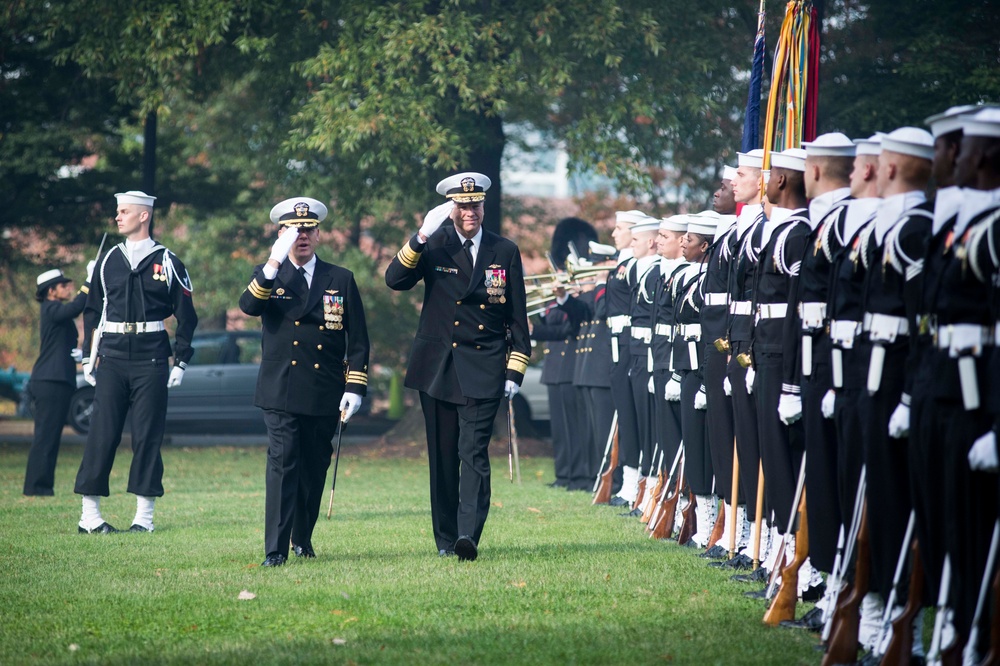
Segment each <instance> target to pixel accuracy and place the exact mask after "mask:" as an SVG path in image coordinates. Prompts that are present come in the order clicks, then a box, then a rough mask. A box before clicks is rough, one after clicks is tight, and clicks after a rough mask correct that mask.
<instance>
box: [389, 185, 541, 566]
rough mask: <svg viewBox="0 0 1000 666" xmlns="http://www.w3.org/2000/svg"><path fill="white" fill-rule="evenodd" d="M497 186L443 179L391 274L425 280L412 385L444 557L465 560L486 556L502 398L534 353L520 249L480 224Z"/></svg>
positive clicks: (393, 278)
mask: <svg viewBox="0 0 1000 666" xmlns="http://www.w3.org/2000/svg"><path fill="white" fill-rule="evenodd" d="M490 185H491V182H490V179H489V178H487V177H486V176H484V175H483V174H481V173H475V172H465V173H459V174H455V175H454V176H449V177H448V178H445V179H444V180H442V181H441V182H440V183H438V185H437V192H438V194H440V195H442V196H445V197H447V198H448V201H447V202H446V203H444V204H441V205H440V206H438V207H437V208H434V209H433V210H431V211H430V212H429V213H428V214H427V216H426V217H425V218H424V223H423V225H422V226H421V227H420V230H419V231H418V232H417V233H416V235H414V236H413V237H412V238H410V240H409V241H408V242H407V244H406V245H404V246H403V247H402V249H400V251H399V252H398V253H397V254H396V256H395V258H394V259H393V260H392V262H391V263H390V264H389V267H388V268H387V269H386V271H385V282H386V284H387V285H388V286H389V288H391V289H394V290H396V291H405V290H408V289H412V288H413V287H414V286H416V284H417V283H418V282H420V281H421V280H423V281H424V285H425V287H424V303H423V308H422V310H421V311H420V324H419V327H418V329H417V334H416V338H415V339H414V341H413V348H412V349H411V350H410V360H409V365H408V367H407V371H406V382H405V384H406V386H407V387H409V388H412V389H416V390H418V391H420V406H421V408H422V409H423V412H424V420H425V422H426V427H427V451H428V463H429V465H430V485H431V516H432V519H433V525H434V539H435V541H436V542H437V547H438V554H439V555H441V556H445V555H449V554H451V553H454V554H456V555H458V557H459V558H460V559H463V560H474V559H476V557H477V556H478V554H479V551H478V545H479V539H480V537H481V536H482V532H483V526H484V525H485V523H486V517H487V515H488V514H489V510H490V459H489V450H488V449H489V443H490V435H491V434H492V432H493V419H494V418H495V417H496V413H497V410H498V408H499V407H500V401H501V399H502V398H503V397H507V398H508V399H512V398H513V397H514V396H515V395H516V394H517V392H518V390H519V388H520V385H521V381H522V380H523V379H524V371H525V370H526V369H527V367H528V359H529V356H530V354H531V345H530V340H529V338H528V318H527V311H526V309H525V293H524V271H523V269H522V267H521V253H520V251H519V250H518V249H517V245H515V244H514V243H513V242H512V241H510V240H508V239H506V238H503V237H501V236H498V235H497V234H494V233H492V232H490V231H486V230H484V229H483V228H482V224H483V200H484V199H485V198H486V191H487V190H488V189H489V188H490ZM446 220H450V223H449V224H445V221H446ZM508 335H509V342H508ZM460 463H461V473H460V468H459V464H460Z"/></svg>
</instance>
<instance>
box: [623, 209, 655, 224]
mask: <svg viewBox="0 0 1000 666" xmlns="http://www.w3.org/2000/svg"><path fill="white" fill-rule="evenodd" d="M648 219H649V215H646V214H645V213H643V212H642V211H641V210H620V211H618V212H616V213H615V222H622V223H625V224H639V223H640V222H645V221H647V220H648Z"/></svg>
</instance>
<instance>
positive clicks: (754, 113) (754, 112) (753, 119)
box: [740, 0, 764, 153]
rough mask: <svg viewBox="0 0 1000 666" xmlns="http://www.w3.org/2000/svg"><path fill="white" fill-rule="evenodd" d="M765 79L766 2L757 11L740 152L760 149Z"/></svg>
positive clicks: (761, 0) (762, 2)
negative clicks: (763, 84)
mask: <svg viewBox="0 0 1000 666" xmlns="http://www.w3.org/2000/svg"><path fill="white" fill-rule="evenodd" d="M763 78H764V0H760V8H759V9H758V10H757V37H756V38H755V39H754V42H753V63H752V65H751V66H750V92H749V93H748V94H747V110H746V113H745V114H744V115H743V141H742V142H741V144H740V152H743V153H748V152H750V151H751V150H753V149H754V148H759V147H760V86H761V79H763Z"/></svg>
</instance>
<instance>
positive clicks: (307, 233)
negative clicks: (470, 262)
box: [240, 197, 368, 567]
mask: <svg viewBox="0 0 1000 666" xmlns="http://www.w3.org/2000/svg"><path fill="white" fill-rule="evenodd" d="M326 215H327V208H326V206H325V205H324V204H323V203H321V202H319V201H317V200H316V199H310V198H309V197H296V198H293V199H286V200H285V201H282V202H281V203H279V204H277V205H275V206H274V208H272V209H271V221H272V222H274V223H275V224H277V225H279V230H278V234H279V235H278V239H277V240H276V241H275V242H274V245H273V247H272V248H271V256H270V257H269V258H268V260H267V263H265V264H261V265H260V266H257V267H256V268H255V269H254V272H253V277H252V278H251V279H250V284H249V285H248V286H247V288H246V290H244V292H243V294H242V295H241V296H240V309H241V310H243V312H245V313H246V314H248V315H250V316H252V317H260V319H261V324H262V325H263V329H264V330H263V337H262V338H261V350H262V352H263V353H262V355H261V361H260V374H259V375H258V377H257V394H256V397H255V398H254V404H255V405H257V406H258V407H260V408H261V409H262V410H264V423H265V424H266V425H267V436H268V440H269V441H268V448H267V477H266V483H267V491H266V499H265V506H264V553H265V559H264V562H263V564H262V565H261V566H265V567H276V566H281V565H282V564H284V563H285V561H286V560H287V559H288V549H289V545H291V547H292V551H293V552H294V553H295V555H296V556H297V557H307V558H308V557H316V553H315V551H314V550H313V546H312V533H313V528H314V527H315V525H316V518H317V517H318V516H319V507H320V502H321V499H322V496H323V488H324V485H325V482H326V471H327V469H328V468H329V467H330V457H331V455H332V454H333V445H332V442H331V440H332V439H333V436H334V434H335V433H336V430H337V421H338V420H340V419H342V420H343V421H344V422H345V423H346V422H347V420H348V419H350V418H351V416H352V415H353V414H355V413H356V412H357V411H358V409H359V408H360V407H361V398H362V396H364V395H365V392H366V390H367V387H368V328H367V326H366V324H365V310H364V305H363V304H362V302H361V294H360V293H359V292H358V286H357V284H356V283H355V281H354V274H353V273H351V271H349V270H347V269H346V268H341V267H340V266H336V265H334V264H330V263H327V262H325V261H323V260H322V259H320V258H319V257H317V256H316V244H317V243H318V241H319V229H318V227H319V223H320V222H322V221H323V220H324V219H325V218H326ZM289 541H290V542H291V543H290V544H289Z"/></svg>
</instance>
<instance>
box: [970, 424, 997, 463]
mask: <svg viewBox="0 0 1000 666" xmlns="http://www.w3.org/2000/svg"><path fill="white" fill-rule="evenodd" d="M998 466H1000V461H998V460H997V434H996V432H995V431H993V430H990V431H989V432H988V433H986V434H985V435H983V436H982V437H980V438H979V439H977V440H976V441H975V442H974V443H973V444H972V448H971V449H969V467H971V468H972V469H974V470H976V471H980V472H995V471H997V467H998Z"/></svg>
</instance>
